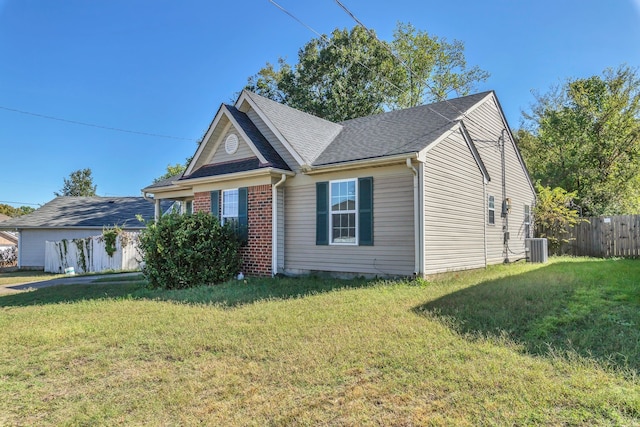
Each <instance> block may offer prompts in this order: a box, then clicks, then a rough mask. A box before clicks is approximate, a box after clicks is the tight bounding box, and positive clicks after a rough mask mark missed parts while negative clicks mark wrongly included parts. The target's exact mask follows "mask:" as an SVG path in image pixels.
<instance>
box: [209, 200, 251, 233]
mask: <svg viewBox="0 0 640 427" xmlns="http://www.w3.org/2000/svg"><path fill="white" fill-rule="evenodd" d="M220 203H222V209H220ZM248 206H249V204H248V191H247V188H246V187H242V188H236V189H233V190H223V191H222V195H220V190H214V191H212V192H211V214H212V215H214V216H215V217H216V218H218V219H219V220H220V223H221V224H230V225H231V226H232V227H233V228H234V229H235V230H236V233H237V235H238V238H239V239H240V242H241V243H242V244H246V243H247V241H248V239H249V221H248V220H249V218H248Z"/></svg>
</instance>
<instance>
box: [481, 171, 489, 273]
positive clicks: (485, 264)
mask: <svg viewBox="0 0 640 427" xmlns="http://www.w3.org/2000/svg"><path fill="white" fill-rule="evenodd" d="M487 184H488V182H487V179H486V178H484V177H483V178H482V196H483V198H484V202H483V207H484V228H483V230H484V232H483V240H484V266H485V268H486V267H487V265H488V264H487V259H488V258H489V253H488V248H487V219H488V218H487V209H488V206H487Z"/></svg>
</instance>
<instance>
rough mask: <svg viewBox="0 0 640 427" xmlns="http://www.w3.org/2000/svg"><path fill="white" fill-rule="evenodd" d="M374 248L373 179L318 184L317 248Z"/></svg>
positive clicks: (343, 180)
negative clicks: (355, 246) (353, 246)
mask: <svg viewBox="0 0 640 427" xmlns="http://www.w3.org/2000/svg"><path fill="white" fill-rule="evenodd" d="M329 244H331V245H359V246H373V177H363V178H357V179H355V178H354V179H341V180H335V181H323V182H316V245H329Z"/></svg>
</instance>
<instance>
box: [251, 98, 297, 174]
mask: <svg viewBox="0 0 640 427" xmlns="http://www.w3.org/2000/svg"><path fill="white" fill-rule="evenodd" d="M247 116H248V117H249V119H251V121H252V122H253V124H254V125H256V127H257V128H258V130H259V131H260V133H262V135H263V136H264V137H265V138H266V139H267V141H269V144H271V146H272V147H273V148H274V149H275V150H276V152H277V153H278V154H279V155H280V157H282V159H283V160H284V161H285V162H286V163H287V165H289V168H290V169H291V170H292V171H296V170H298V169H299V168H300V167H299V165H298V162H296V161H295V159H294V158H293V156H292V155H291V153H290V152H289V150H287V149H286V148H285V147H284V145H282V143H281V142H280V140H279V139H278V138H277V137H276V136H275V134H274V133H273V132H272V131H271V129H269V126H267V125H266V124H265V122H263V121H262V119H261V118H260V116H259V115H258V113H256V112H255V110H253V109H249V111H247Z"/></svg>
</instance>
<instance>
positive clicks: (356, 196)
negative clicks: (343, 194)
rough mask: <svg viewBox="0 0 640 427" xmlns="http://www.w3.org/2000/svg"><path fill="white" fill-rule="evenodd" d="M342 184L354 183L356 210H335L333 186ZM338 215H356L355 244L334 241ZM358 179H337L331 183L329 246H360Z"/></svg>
mask: <svg viewBox="0 0 640 427" xmlns="http://www.w3.org/2000/svg"><path fill="white" fill-rule="evenodd" d="M341 182H353V183H354V187H355V189H356V193H355V209H346V210H337V211H334V210H333V204H332V199H333V184H339V183H341ZM334 213H336V214H354V217H355V229H356V232H355V237H354V241H353V242H334V241H333V215H334ZM359 228H360V227H359V224H358V179H357V178H348V179H336V180H333V181H329V245H336V246H358V231H359Z"/></svg>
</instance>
